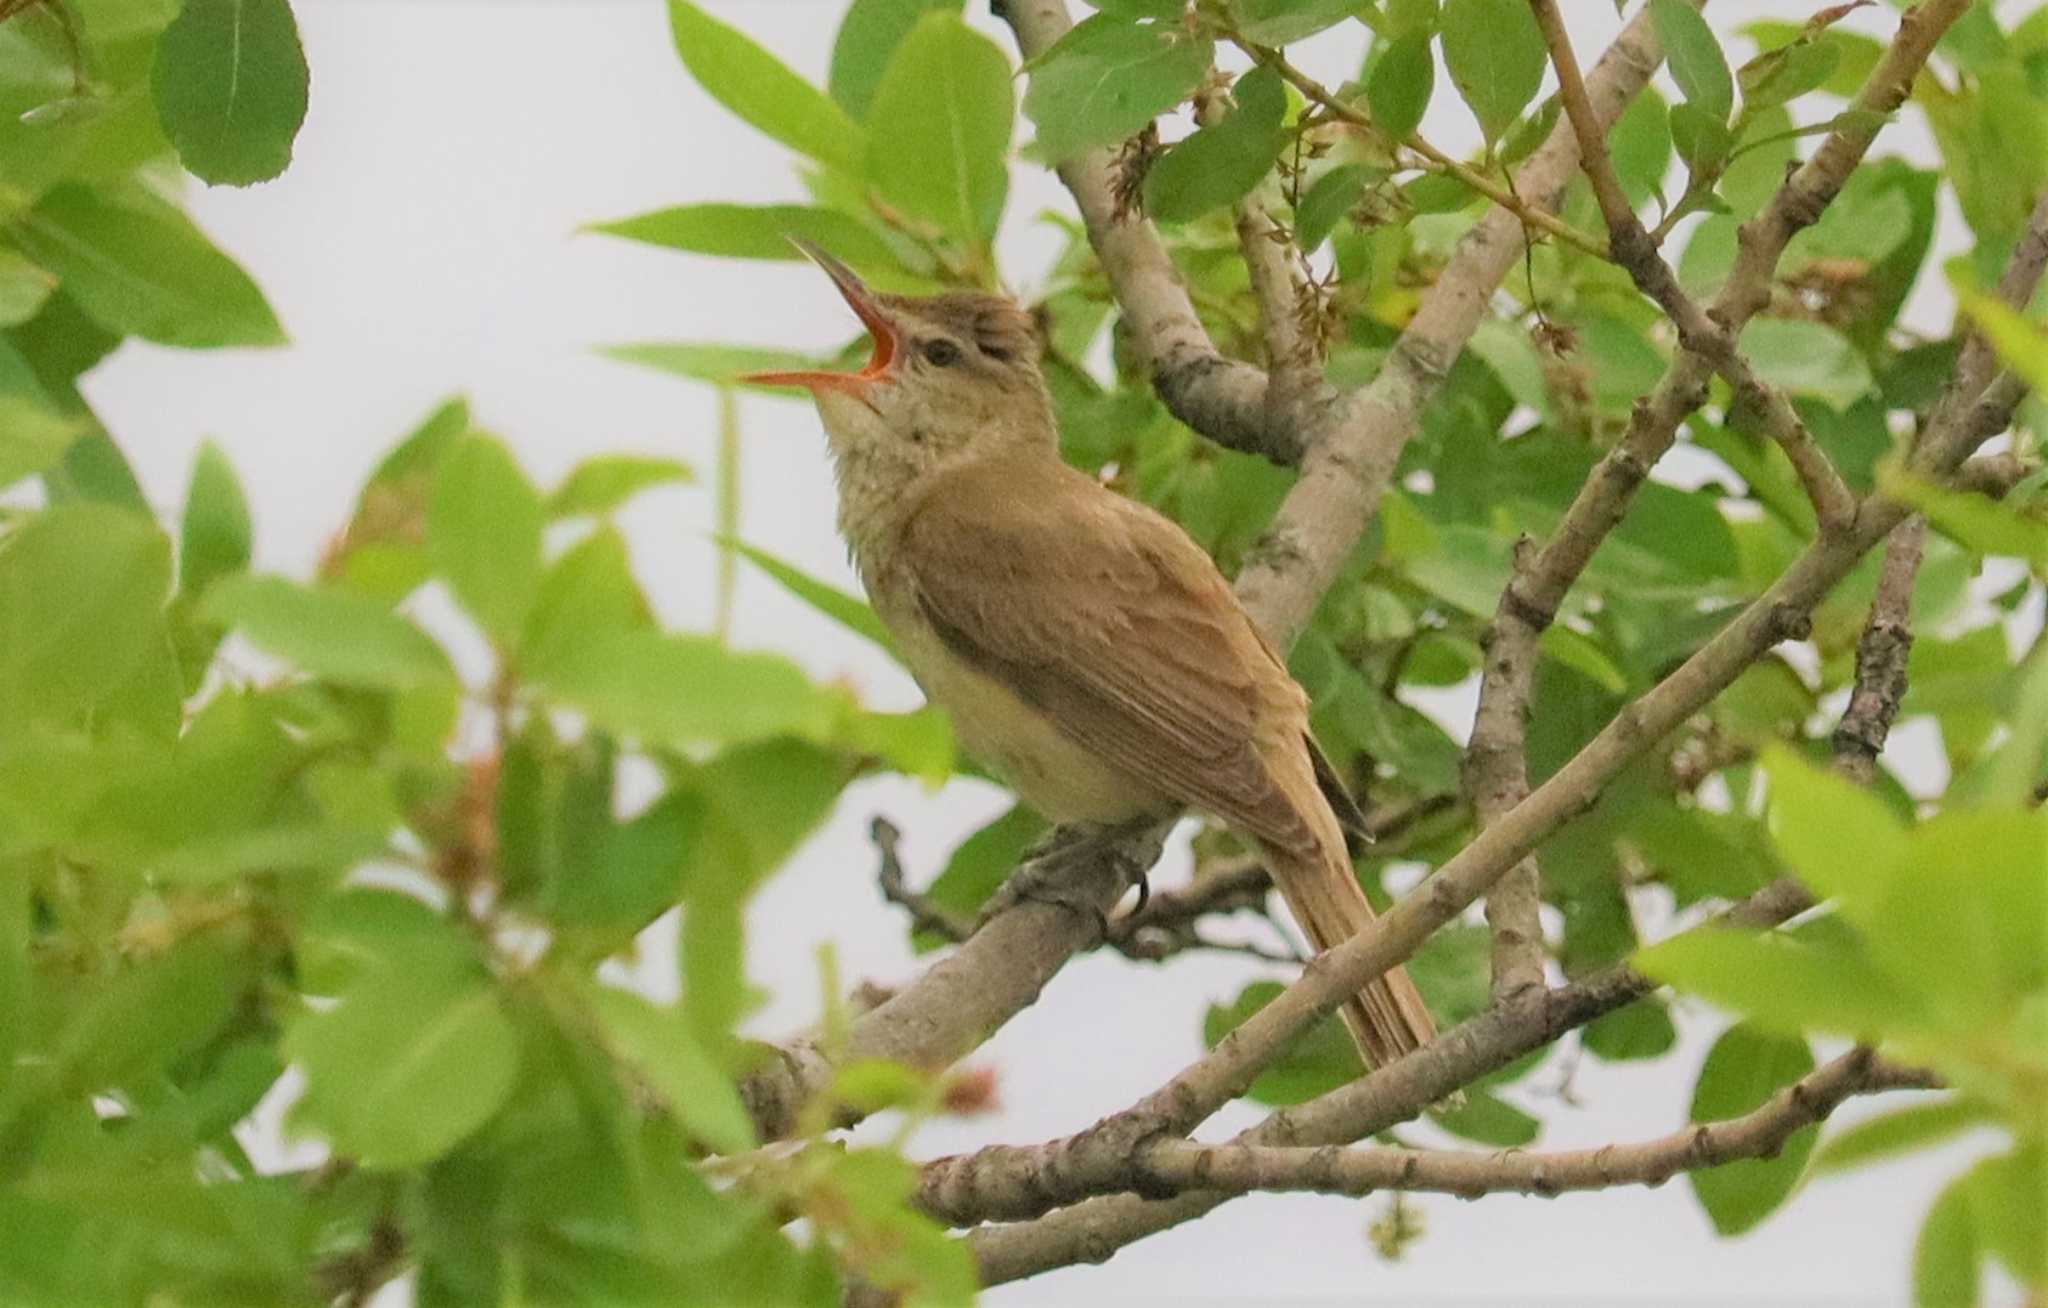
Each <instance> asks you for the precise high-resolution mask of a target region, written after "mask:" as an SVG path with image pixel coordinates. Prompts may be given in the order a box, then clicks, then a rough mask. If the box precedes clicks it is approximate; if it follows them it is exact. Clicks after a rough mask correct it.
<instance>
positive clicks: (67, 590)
mask: <svg viewBox="0 0 2048 1308" xmlns="http://www.w3.org/2000/svg"><path fill="white" fill-rule="evenodd" d="M170 576H171V550H170V543H169V542H168V541H167V540H165V539H164V536H163V533H162V532H160V531H158V530H157V529H156V525H155V524H154V523H152V522H150V521H149V520H148V519H147V518H144V517H141V516H140V515H137V514H133V513H129V512H126V511H125V510H121V509H112V508H107V507H105V506H103V505H98V504H68V505H64V506H62V507H58V508H52V509H46V510H44V511H43V512H41V513H38V514H36V515H35V516H34V517H32V518H30V519H29V520H28V521H27V522H26V523H25V524H24V525H22V526H21V527H19V528H17V529H16V530H15V531H14V532H13V533H11V534H10V535H8V536H7V537H6V538H5V539H4V540H0V724H6V725H11V724H15V723H22V722H28V721H33V720H37V719H41V720H45V721H63V720H66V719H70V718H74V717H76V716H77V715H79V714H81V713H84V712H86V711H88V710H91V709H93V708H94V707H96V706H98V705H100V704H102V703H104V702H105V701H106V700H107V698H108V697H109V696H111V695H113V694H114V693H115V692H116V691H117V690H119V689H120V687H121V685H122V683H123V682H124V681H125V680H126V679H127V678H128V677H129V676H130V675H131V674H132V673H133V672H134V671H135V670H136V668H137V667H138V665H139V664H140V663H141V662H142V661H143V659H144V658H145V657H146V656H147V655H149V654H150V652H151V651H152V650H157V651H161V650H162V649H163V648H164V640H165V635H164V625H163V604H164V600H165V598H166V593H167V592H168V590H169V588H170ZM0 729H4V726H0Z"/></svg>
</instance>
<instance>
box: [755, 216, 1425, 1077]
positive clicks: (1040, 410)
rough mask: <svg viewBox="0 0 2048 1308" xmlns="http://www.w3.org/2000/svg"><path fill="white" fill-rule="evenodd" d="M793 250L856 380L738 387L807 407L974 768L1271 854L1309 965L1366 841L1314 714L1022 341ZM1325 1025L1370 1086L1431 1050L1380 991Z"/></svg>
mask: <svg viewBox="0 0 2048 1308" xmlns="http://www.w3.org/2000/svg"><path fill="white" fill-rule="evenodd" d="M798 244H799V245H800V246H802V248H803V249H804V253H805V254H807V255H809V256H810V258H811V259H813V260H814V261H815V262H816V263H817V264H818V265H819V266H820V267H821V268H823V269H824V270H825V272H826V274H827V275H828V276H830V277H831V279H832V281H833V282H834V284H836V285H837V287H838V288H839V293H840V294H841V295H842V296H844V297H845V299H846V302H847V303H848V304H849V305H850V306H851V307H852V309H853V311H854V313H855V314H856V315H858V316H859V318H860V320H861V322H862V323H863V324H865V325H866V327H867V329H868V333H869V336H870V337H871V338H872V340H873V348H874V353H873V357H872V358H871V359H870V360H869V362H868V364H867V366H866V367H864V368H862V369H861V370H860V371H858V372H779V373H761V374H757V375H755V376H754V377H752V378H751V379H750V380H753V381H756V382H762V383H768V384H778V385H789V386H801V387H805V388H808V389H809V390H810V392H811V394H812V396H813V397H814V398H815V400H816V402H817V406H818V413H819V417H820V419H821V420H822V422H823V425H824V428H825V435H826V439H827V441H828V443H829V445H830V447H831V452H832V456H833V461H834V463H835V465H836V471H837V474H838V485H839V528H840V531H841V533H842V534H843V535H844V536H845V538H846V541H847V544H848V546H849V547H850V549H851V551H852V554H853V558H854V562H855V565H856V567H857V568H858V569H859V572H860V576H861V580H862V582H863V583H864V584H865V586H866V588H867V593H868V597H869V599H870V601H871V602H872V603H873V605H874V608H875V612H876V614H877V615H878V616H879V617H880V618H881V620H882V622H883V623H884V624H885V625H886V626H887V627H888V628H889V631H890V633H891V634H892V635H893V636H894V637H895V640H896V643H897V647H898V649H899V650H900V651H901V653H902V655H903V658H904V661H905V662H906V663H908V664H909V667H910V670H911V672H912V674H913V675H914V676H915V677H916V678H917V680H918V683H919V684H920V685H921V686H922V687H923V688H924V691H925V693H926V694H927V695H928V696H930V697H931V698H932V699H933V700H934V701H936V702H937V703H939V704H942V705H944V706H945V707H946V709H947V710H948V711H949V712H950V713H951V714H952V717H953V721H954V724H955V727H956V729H957V731H958V733H959V736H960V740H961V742H962V744H964V745H965V746H966V748H967V750H968V752H969V753H971V754H973V755H974V756H975V757H976V758H978V759H979V760H981V762H983V763H984V764H986V765H987V766H989V767H990V768H992V769H994V770H995V771H996V772H997V773H999V774H1000V775H1001V776H1002V777H1003V779H1004V780H1005V781H1007V782H1009V783H1010V785H1011V786H1012V787H1013V788H1014V789H1015V790H1016V792H1017V793H1018V795H1020V796H1021V797H1022V798H1023V799H1024V801H1025V802H1026V803H1027V804H1029V805H1030V806H1031V807H1032V808H1034V809H1036V810H1038V812H1039V813H1040V814H1042V815H1044V816H1045V817H1048V818H1051V819H1053V820H1054V821H1057V822H1078V823H1096V824H1114V823H1124V822H1129V821H1133V820H1136V819H1139V818H1142V817H1145V816H1148V815H1155V814H1156V815H1165V814H1170V813H1173V812H1176V811H1178V810H1180V809H1182V808H1195V809H1199V810H1202V811H1204V812H1207V813H1211V814H1213V815H1215V816H1216V817H1219V818H1221V819H1222V820H1223V821H1225V822H1227V823H1229V824H1230V826H1231V827H1232V828H1234V829H1235V830H1236V831H1238V832H1239V833H1240V834H1241V835H1244V836H1246V837H1249V838H1250V839H1251V840H1252V841H1254V842H1256V843H1257V845H1258V846H1259V848H1260V849H1261V850H1262V851H1263V852H1264V854H1265V857H1266V860H1267V865H1268V867H1269V868H1270V870H1271V873H1272V877H1273V880H1274V882H1275V883H1276V884H1277V885H1278V886H1279V888H1280V893H1281V896H1282V897H1283V898H1284V899H1285V900H1286V901H1287V906H1288V908H1289V910H1290V911H1291V912H1292V913H1293V915H1294V919H1295V921H1296V922H1298V923H1299V924H1300V925H1301V927H1302V929H1303V930H1304V931H1305V932H1306V933H1307V935H1308V937H1309V940H1310V941H1311V942H1312V943H1313V944H1314V946H1315V947H1316V949H1318V950H1326V949H1329V948H1331V947H1332V946H1334V945H1337V944H1340V943H1342V942H1343V941H1345V940H1348V939H1349V938H1351V937H1352V936H1353V935H1355V934H1357V933H1358V932H1359V931H1360V930H1362V929H1363V928H1364V927H1365V926H1366V924H1367V923H1369V922H1371V921H1372V918H1373V912H1372V908H1371V906H1370V905H1369V904H1368V903H1367V902H1366V898H1365V894H1364V892H1363V891H1362V890H1360V889H1359V885H1358V881H1357V878H1356V876H1355V875H1354V874H1353V871H1352V867H1351V859H1350V855H1349V854H1348V853H1347V851H1346V849H1345V845H1344V824H1343V823H1342V822H1340V819H1339V815H1340V814H1343V815H1345V817H1346V818H1348V819H1352V820H1354V821H1356V822H1358V823H1360V824H1362V821H1363V819H1362V815H1360V814H1359V812H1358V808H1357V806H1356V805H1355V804H1354V803H1353V801H1352V800H1351V797H1350V796H1349V795H1348V794H1346V793H1345V791H1344V788H1343V786H1342V784H1341V783H1340V782H1339V781H1338V779H1337V777H1336V774H1335V773H1334V772H1333V771H1332V769H1331V767H1330V765H1329V763H1328V761H1327V760H1326V759H1325V758H1324V757H1323V755H1322V752H1321V751H1320V750H1319V749H1318V748H1317V746H1316V744H1315V741H1314V740H1313V739H1312V738H1311V737H1310V735H1309V731H1308V696H1307V695H1306V694H1305V693H1304V692H1303V691H1302V689H1301V687H1300V686H1299V685H1297V684H1295V682H1294V679H1293V678H1292V677H1291V676H1289V675H1288V672H1287V667H1286V665H1285V663H1283V662H1282V660H1281V658H1280V656H1279V654H1278V653H1277V652H1276V651H1275V650H1274V649H1273V646H1272V645H1271V644H1270V643H1269V642H1268V641H1267V640H1266V639H1265V637H1264V636H1263V635H1262V634H1261V633H1260V631H1259V629H1258V627H1257V626H1256V625H1255V624H1254V623H1253V622H1252V620H1251V618H1250V616H1249V615H1248V614H1246V613H1245V611H1244V609H1243V607H1242V606H1241V605H1240V604H1239V603H1238V601H1237V597H1236V595H1234V594H1233V593H1232V591H1231V589H1230V586H1229V584H1228V583H1227V582H1225V581H1224V579H1223V575H1222V574H1221V573H1220V572H1219V571H1218V570H1217V568H1216V565H1215V563H1214V562H1213V561H1212V560H1211V559H1210V558H1209V556H1208V554H1207V553H1206V552H1205V551H1204V550H1203V549H1202V548H1201V547H1200V546H1198V545H1196V544H1195V542H1194V541H1192V540H1190V539H1189V538H1188V536H1187V534H1186V533H1185V532H1183V531H1182V530H1181V529H1180V527H1179V526H1177V525H1176V524H1175V523H1173V522H1172V521H1170V520H1169V519H1167V518H1165V517H1164V516H1162V515H1160V514H1158V513H1156V512H1154V511H1153V510H1152V509H1150V508H1147V507H1146V506H1144V505H1142V504H1138V503H1135V502H1134V501H1131V500H1128V499H1126V498H1124V497H1123V496H1121V495H1118V494H1117V493H1116V492H1114V491H1112V490H1110V489H1109V488H1107V487H1105V486H1103V485H1102V484H1101V483H1100V482H1098V481H1096V480H1095V479H1094V478H1092V477H1089V476H1087V475H1086V474H1084V473H1082V472H1080V471H1079V470H1077V469H1075V468H1072V467H1070V466H1069V465H1068V464H1067V463H1066V462H1065V461H1064V460H1062V459H1061V458H1060V454H1059V435H1058V431H1057V429H1056V427H1055V425H1054V421H1053V413H1052V402H1051V398H1050V396H1049V395H1048V393H1047V391H1046V388H1045V381H1044V379H1043V377H1042V376H1041V375H1040V373H1039V369H1038V338H1037V334H1036V332H1035V331H1034V330H1033V327H1032V323H1031V320H1030V318H1029V316H1028V315H1026V314H1025V313H1024V311H1023V310H1022V309H1020V308H1018V306H1017V305H1016V304H1014V303H1013V302H1011V301H1010V300H1008V299H1005V298H1002V297H999V296H992V295H983V294H977V293H973V292H961V291H955V292H949V293H946V294H942V295H937V296H932V297H929V298H912V297H908V296H898V295H882V294H877V293H875V292H873V291H871V290H869V289H868V288H867V287H866V286H865V285H864V284H863V283H862V282H861V280H860V279H859V278H858V277H856V276H855V275H854V274H853V272H852V271H851V270H850V269H848V268H847V267H846V266H845V265H844V264H842V263H840V262H839V261H838V260H836V259H834V258H833V257H832V256H831V255H829V254H827V253H825V252H824V251H823V250H821V249H818V248H817V247H815V246H812V245H809V244H808V243H804V242H799V243H798ZM1342 1012H1343V1015H1344V1020H1345V1024H1346V1025H1347V1026H1348V1027H1349V1028H1350V1030H1351V1033H1352V1035H1353V1037H1354V1038H1355V1039H1356V1040H1357V1042H1358V1045H1359V1048H1360V1050H1361V1052H1363V1053H1364V1054H1365V1056H1366V1058H1367V1059H1369V1060H1370V1061H1371V1062H1372V1063H1373V1064H1375V1065H1384V1064H1385V1063H1387V1062H1389V1061H1391V1060H1392V1059H1395V1058H1398V1057H1399V1056H1401V1055H1402V1054H1404V1053H1407V1052H1409V1051H1410V1050H1413V1049H1416V1048H1419V1047H1420V1046H1421V1045H1423V1044H1424V1043H1426V1042H1427V1041H1428V1040H1429V1039H1430V1037H1431V1036H1432V1035H1433V1034H1434V1027H1433V1025H1432V1023H1431V1020H1430V1016H1429V1010H1428V1008H1427V1007H1426V1006H1425V1005H1424V1004H1423V1001H1422V996H1421V995H1420V993H1418V992H1417V991H1416V989H1415V985H1414V983H1413V982H1412V981H1410V980H1409V979H1408V975H1407V973H1406V972H1404V971H1402V970H1400V969H1398V968H1397V969H1395V970H1394V971H1391V972H1389V973H1387V974H1386V975H1385V976H1382V977H1380V978H1379V979H1378V980H1376V981H1374V982H1372V983H1371V984H1370V985H1368V986H1367V987H1366V988H1365V989H1364V990H1362V991H1361V992H1360V993H1359V994H1358V995H1357V996H1356V997H1354V998H1353V999H1351V1000H1349V1001H1347V1002H1346V1004H1345V1006H1344V1008H1343V1010H1342Z"/></svg>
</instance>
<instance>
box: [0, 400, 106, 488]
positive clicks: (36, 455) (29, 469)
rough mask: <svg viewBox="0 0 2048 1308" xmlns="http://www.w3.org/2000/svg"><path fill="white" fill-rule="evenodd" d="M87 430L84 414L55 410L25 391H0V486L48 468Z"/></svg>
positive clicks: (88, 424) (10, 483)
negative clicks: (24, 392) (19, 392)
mask: <svg viewBox="0 0 2048 1308" xmlns="http://www.w3.org/2000/svg"><path fill="white" fill-rule="evenodd" d="M91 430H92V424H91V422H89V421H88V420H87V419H85V418H82V417H72V416H67V415H65V414H61V413H58V412H57V411H56V410H55V409H52V408H51V407H49V406H48V405H47V404H45V403H43V402H42V401H41V400H39V399H32V398H30V397H29V396H26V395H12V394H7V393H5V392H0V487H6V486H11V485H13V484H14V483H15V482H17V481H20V480H21V479H22V478H23V477H28V476H33V475H34V474H36V473H39V472H44V471H46V470H48V469H49V468H51V467H52V466H54V465H55V464H57V463H58V462H59V461H60V460H62V459H63V457H64V454H65V451H67V450H69V449H70V448H71V447H72V445H73V444H74V443H76V442H77V441H78V440H80V439H81V438H82V437H84V436H85V435H86V434H87V433H89V432H90V431H91Z"/></svg>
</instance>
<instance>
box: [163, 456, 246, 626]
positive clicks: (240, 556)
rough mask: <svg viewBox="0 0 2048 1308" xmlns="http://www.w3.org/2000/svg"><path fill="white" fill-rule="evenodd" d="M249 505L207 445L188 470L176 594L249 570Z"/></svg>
mask: <svg viewBox="0 0 2048 1308" xmlns="http://www.w3.org/2000/svg"><path fill="white" fill-rule="evenodd" d="M250 535H251V527H250V523H249V501H248V500H247V498H245V497H244V496H243V494H242V484H241V482H240V481H239V480H238V479H237V478H236V477H235V469H234V465H233V464H231V463H229V462H228V458H227V455H225V454H223V453H221V451H220V447H219V446H217V445H215V444H213V442H211V441H208V442H207V443H206V444H204V445H201V446H200V447H199V457H198V459H197V460H196V461H194V463H193V465H192V486H191V489H190V490H188V491H186V492H185V521H184V528H183V531H182V533H181V535H180V539H179V542H178V589H179V590H181V591H183V592H184V593H185V594H187V595H197V594H199V593H200V592H201V591H204V590H205V589H206V588H207V587H208V586H209V585H211V584H212V583H213V582H214V581H215V580H217V579H218V578H221V577H225V576H227V575H229V574H230V573H236V572H242V571H245V570H247V568H248V566H249V551H250Z"/></svg>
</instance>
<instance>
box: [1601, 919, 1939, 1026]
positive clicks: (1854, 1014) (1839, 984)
mask: <svg viewBox="0 0 2048 1308" xmlns="http://www.w3.org/2000/svg"><path fill="white" fill-rule="evenodd" d="M1635 966H1636V967H1637V968H1638V969H1639V970H1640V971H1642V972H1643V973H1645V974H1646V975H1649V976H1653V977H1656V978H1657V979H1658V980H1660V981H1668V982H1670V983H1671V984H1672V985H1675V986H1677V987H1679V988H1680V989H1681V990H1689V991H1691V992H1692V993H1694V994H1697V995H1699V996H1701V997H1702V998H1705V999H1709V1000H1712V1001H1713V1002H1714V1003H1716V1004H1719V1005H1721V1006H1722V1007H1724V1008H1728V1009H1731V1010H1732V1011H1734V1012H1736V1013H1739V1014H1741V1015H1742V1016H1744V1017H1745V1018H1747V1019H1749V1020H1750V1021H1751V1022H1753V1023H1754V1024H1756V1025H1758V1026H1762V1027H1766V1028H1768V1029H1770V1030H1774V1031H1781V1032H1786V1033H1798V1032H1800V1031H1803V1030H1814V1031H1830V1032H1835V1033H1838V1034H1841V1035H1847V1036H1855V1037H1859V1038H1875V1037H1877V1036H1881V1035H1885V1034H1887V1033H1890V1032H1894V1031H1910V1030H1915V1029H1918V1028H1920V1027H1922V1026H1923V1025H1924V1024H1925V1021H1926V1019H1925V1016H1924V1014H1923V1012H1922V1009H1921V1006H1920V1003H1919V1000H1918V998H1917V997H1916V996H1914V995H1913V994H1912V993H1911V992H1910V991H1907V990H1905V989H1902V988H1901V987H1900V986H1899V985H1898V983H1897V982H1895V981H1893V980H1892V979H1891V978H1890V977H1888V976H1886V975H1885V974H1884V973H1883V972H1881V971H1879V970H1878V969H1877V968H1876V966H1874V965H1873V964H1872V963H1870V962H1869V961H1868V960H1867V959H1865V958H1863V957H1862V956H1861V955H1859V954H1855V953H1851V952H1849V951H1848V950H1846V949H1843V948H1841V947H1839V946H1836V945H1823V944H1819V943H1805V942H1801V941H1797V940H1792V939H1788V938H1787V937H1784V936H1781V935H1758V934H1755V933H1751V932H1745V931H1736V930H1732V929H1728V930H1695V931H1688V932H1686V933H1685V934H1683V935H1680V936H1674V937H1673V938H1671V939H1669V940H1666V941H1664V942H1663V943H1661V944H1658V945H1653V946H1651V947H1650V948H1649V949H1646V950H1644V951H1643V952H1642V953H1640V954H1638V955H1637V956H1636V961H1635Z"/></svg>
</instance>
